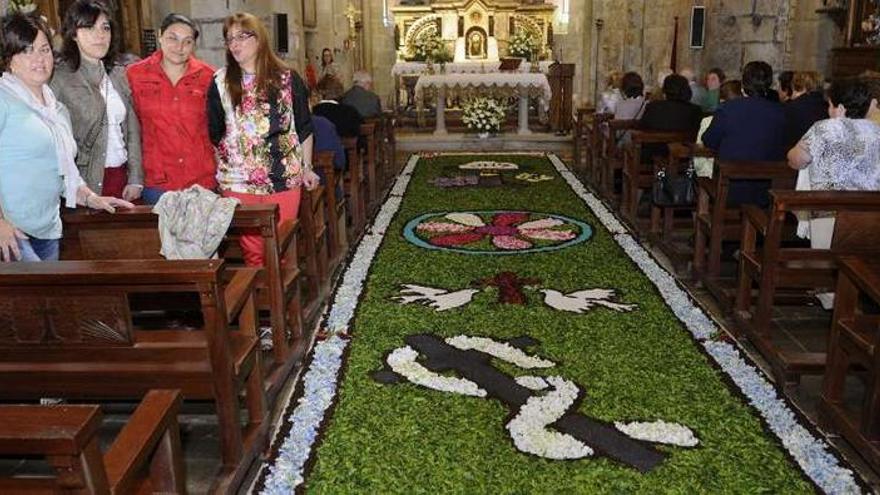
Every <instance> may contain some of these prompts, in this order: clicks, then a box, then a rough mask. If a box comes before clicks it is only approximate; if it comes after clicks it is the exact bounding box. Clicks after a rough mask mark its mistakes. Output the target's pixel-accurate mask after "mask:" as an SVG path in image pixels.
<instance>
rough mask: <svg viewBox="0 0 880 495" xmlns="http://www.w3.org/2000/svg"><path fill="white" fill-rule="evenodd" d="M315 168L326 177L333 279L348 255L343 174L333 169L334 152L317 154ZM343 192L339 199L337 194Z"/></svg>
mask: <svg viewBox="0 0 880 495" xmlns="http://www.w3.org/2000/svg"><path fill="white" fill-rule="evenodd" d="M314 161H315V168H316V169H318V170H321V173H322V174H323V175H324V181H325V193H324V199H325V204H326V212H327V244H328V246H327V247H328V249H327V273H328V275H329V276H330V277H331V278H332V275H333V274H334V273H335V272H336V269H337V268H339V267H340V266H341V265H342V262H343V261H344V260H345V257H346V256H347V255H348V234H347V229H346V215H347V213H346V201H345V186H344V184H343V180H344V177H343V174H342V173H337V171H336V169H335V168H334V167H333V152H332V151H321V152H318V153H315V160H314ZM337 191H342V194H341V195H340V196H338V197H337V195H336V192H337Z"/></svg>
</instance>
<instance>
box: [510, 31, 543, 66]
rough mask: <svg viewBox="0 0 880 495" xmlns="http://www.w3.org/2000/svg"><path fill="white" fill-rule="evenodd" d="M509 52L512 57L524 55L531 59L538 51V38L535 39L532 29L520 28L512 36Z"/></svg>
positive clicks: (525, 57) (523, 56)
mask: <svg viewBox="0 0 880 495" xmlns="http://www.w3.org/2000/svg"><path fill="white" fill-rule="evenodd" d="M507 53H508V54H510V56H511V57H522V58H524V59H526V60H531V59H532V57H534V56H535V55H536V54H537V53H538V40H536V39H535V37H534V35H532V33H531V31H526V30H525V29H520V30H518V31H517V32H515V33H514V34H513V36H511V38H510V44H509V45H508V46H507Z"/></svg>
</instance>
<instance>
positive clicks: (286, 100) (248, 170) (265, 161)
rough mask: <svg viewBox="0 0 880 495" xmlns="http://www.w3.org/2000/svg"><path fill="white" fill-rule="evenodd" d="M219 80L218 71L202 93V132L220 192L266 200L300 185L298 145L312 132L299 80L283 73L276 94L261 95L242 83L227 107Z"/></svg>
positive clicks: (306, 97)
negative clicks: (239, 93)
mask: <svg viewBox="0 0 880 495" xmlns="http://www.w3.org/2000/svg"><path fill="white" fill-rule="evenodd" d="M225 77H226V69H225V68H222V69H220V70H218V71H217V72H216V73H215V74H214V79H213V81H212V82H211V86H210V88H209V89H208V128H209V134H210V136H211V141H212V142H213V143H214V146H215V149H216V152H217V183H218V185H219V187H220V190H221V191H232V192H238V193H246V194H258V195H266V194H273V193H277V192H282V191H286V190H288V189H292V188H296V187H299V186H301V185H302V175H303V172H304V171H305V169H304V167H303V155H302V146H301V145H300V143H301V142H302V141H304V140H306V139H307V138H308V137H309V136H311V135H312V132H313V126H312V120H311V115H310V113H309V106H308V101H309V93H308V89H307V88H306V86H305V84H304V83H303V80H302V78H301V77H300V76H299V75H298V74H297V73H296V72H293V71H284V72H283V73H282V75H281V84H280V89H279V90H277V91H271V90H270V91H267V92H258V91H257V90H256V87H255V86H256V85H255V83H254V81H252V80H251V81H247V80H246V81H244V82H243V83H242V89H243V94H242V99H241V105H239V106H238V107H235V108H233V105H232V99H231V97H230V96H229V92H228V91H227V88H226V84H225ZM267 93H268V94H267Z"/></svg>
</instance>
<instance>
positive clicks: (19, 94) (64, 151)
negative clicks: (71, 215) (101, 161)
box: [0, 72, 85, 208]
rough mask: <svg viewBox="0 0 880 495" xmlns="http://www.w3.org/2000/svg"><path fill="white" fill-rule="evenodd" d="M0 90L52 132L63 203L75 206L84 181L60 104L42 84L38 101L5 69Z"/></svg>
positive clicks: (68, 122) (66, 117)
mask: <svg viewBox="0 0 880 495" xmlns="http://www.w3.org/2000/svg"><path fill="white" fill-rule="evenodd" d="M0 90H3V91H6V92H7V93H9V94H10V95H11V96H13V97H15V98H17V99H18V100H20V101H21V102H22V103H24V104H25V105H27V107H28V108H30V109H31V110H33V111H34V112H35V113H36V114H37V115H38V116H39V117H40V119H41V120H42V121H43V123H45V124H46V127H48V128H49V132H51V133H52V142H53V143H54V144H55V156H57V157H58V166H59V167H58V168H59V169H60V171H61V176H62V177H64V198H65V203H64V204H65V206H67V207H68V208H76V192H77V189H79V187H80V186H82V185H83V184H85V181H83V179H82V177H80V175H79V169H77V168H76V161H75V159H76V151H77V149H76V141H75V140H74V139H73V128H72V127H71V124H70V117H69V116H68V114H67V109H65V108H64V105H63V104H62V103H60V102H59V101H58V99H57V98H55V93H53V92H52V90H51V89H50V88H49V85H48V84H44V85H43V99H44V100H45V101H46V105H45V106H44V105H42V104H40V102H39V101H38V100H37V98H36V97H35V96H34V95H33V93H31V91H30V90H29V89H28V88H27V87H26V86H25V85H24V83H23V82H21V80H20V79H19V78H17V77H15V76H13V75H12V74H10V73H9V72H4V73H3V75H2V76H0Z"/></svg>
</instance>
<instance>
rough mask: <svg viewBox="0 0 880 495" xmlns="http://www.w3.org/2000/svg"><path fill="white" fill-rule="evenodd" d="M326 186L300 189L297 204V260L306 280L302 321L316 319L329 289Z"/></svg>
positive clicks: (310, 321)
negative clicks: (300, 229)
mask: <svg viewBox="0 0 880 495" xmlns="http://www.w3.org/2000/svg"><path fill="white" fill-rule="evenodd" d="M325 192H326V187H325V186H323V185H320V186H318V187H316V188H315V189H314V190H312V191H307V190H305V189H303V191H302V201H301V203H300V216H299V218H300V225H301V226H302V231H301V234H300V236H299V238H298V240H299V243H300V247H299V254H300V263H301V267H302V271H303V272H304V273H305V278H306V281H305V282H306V283H305V288H304V291H303V292H304V294H303V295H302V299H301V301H302V315H303V321H305V322H309V323H308V324H309V325H311V323H312V322H314V321H316V320H317V317H318V313H319V312H320V309H321V307H322V305H323V304H324V301H325V299H326V297H327V294H328V293H329V291H330V289H329V288H330V277H329V276H328V274H327V241H326V238H327V220H326V216H325V215H326V211H325V204H324V197H325Z"/></svg>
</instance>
